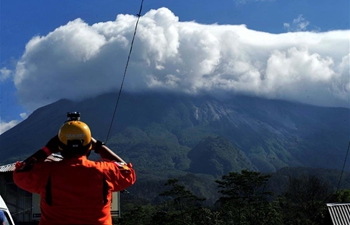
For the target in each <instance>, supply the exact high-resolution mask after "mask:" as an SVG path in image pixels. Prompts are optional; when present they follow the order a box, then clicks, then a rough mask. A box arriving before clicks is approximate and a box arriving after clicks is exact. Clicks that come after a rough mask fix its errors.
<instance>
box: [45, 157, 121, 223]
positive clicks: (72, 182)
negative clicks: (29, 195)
mask: <svg viewBox="0 0 350 225" xmlns="http://www.w3.org/2000/svg"><path fill="white" fill-rule="evenodd" d="M50 164H52V166H50V168H49V169H48V168H47V169H46V174H45V176H46V177H48V181H47V183H46V184H45V183H43V184H42V190H41V192H42V194H41V195H42V196H44V198H42V199H41V201H42V202H41V207H42V208H43V210H42V217H41V220H42V224H52V222H51V221H54V222H55V223H57V224H101V222H102V221H103V222H104V223H105V224H111V215H110V202H111V192H112V191H120V190H118V189H115V188H114V186H115V182H114V181H116V180H111V179H110V178H111V177H110V175H108V174H113V173H116V171H115V169H114V168H113V165H112V166H111V165H109V164H111V163H95V162H91V161H88V160H86V159H84V158H80V159H78V160H77V159H74V158H73V159H67V160H65V159H64V160H63V161H62V162H59V163H50ZM120 187H122V186H120Z"/></svg>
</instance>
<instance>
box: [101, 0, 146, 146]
mask: <svg viewBox="0 0 350 225" xmlns="http://www.w3.org/2000/svg"><path fill="white" fill-rule="evenodd" d="M142 6H143V0H141V4H140V9H139V13H138V14H137V21H136V25H135V30H134V35H133V37H132V41H131V45H130V50H129V54H128V59H127V61H126V65H125V69H124V74H123V79H122V82H121V84H120V89H119V93H118V98H117V102H116V104H115V107H114V112H113V116H112V121H111V124H110V126H109V129H108V133H107V137H106V141H105V143H107V141H108V138H109V135H110V133H111V129H112V126H113V121H114V118H115V114H116V111H117V108H118V104H119V99H120V96H121V93H122V90H123V86H124V80H125V76H126V72H127V70H128V66H129V61H130V56H131V52H132V48H133V45H134V41H135V36H136V31H137V26H138V24H139V20H140V17H141V12H142Z"/></svg>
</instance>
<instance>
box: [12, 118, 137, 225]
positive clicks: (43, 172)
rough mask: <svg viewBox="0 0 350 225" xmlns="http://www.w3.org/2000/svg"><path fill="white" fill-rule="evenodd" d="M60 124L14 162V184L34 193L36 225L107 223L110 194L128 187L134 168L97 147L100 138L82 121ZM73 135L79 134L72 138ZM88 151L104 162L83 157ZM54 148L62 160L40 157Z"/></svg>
mask: <svg viewBox="0 0 350 225" xmlns="http://www.w3.org/2000/svg"><path fill="white" fill-rule="evenodd" d="M62 127H63V128H62ZM62 127H61V129H60V132H59V135H58V136H55V137H53V138H52V139H51V140H50V141H49V142H48V143H47V144H46V146H44V147H43V148H42V149H41V150H39V151H37V152H36V153H34V154H33V155H32V156H31V157H29V158H28V159H26V160H24V161H23V162H17V164H16V169H15V172H14V175H13V178H14V182H15V183H16V185H17V186H19V187H20V188H22V189H24V190H27V191H29V192H31V193H39V194H40V196H41V202H40V204H41V205H40V207H41V218H40V225H48V224H50V225H56V224H57V225H58V224H60V225H74V224H85V225H88V224H91V225H111V224H112V217H111V212H110V204H111V198H112V192H117V191H122V190H124V189H126V188H127V187H129V186H131V185H133V184H134V183H135V181H136V175H135V171H134V170H133V168H132V165H131V163H129V164H126V163H125V162H124V161H123V160H121V159H120V158H119V157H118V156H117V155H116V154H115V153H113V152H112V151H111V150H110V149H109V148H108V147H106V146H102V144H101V143H102V142H100V143H99V141H96V140H95V139H94V138H92V137H91V134H90V130H89V129H88V127H87V125H86V124H84V123H82V122H80V121H73V122H67V123H65V124H64V125H63V126H62ZM67 127H68V128H67ZM66 130H67V131H66ZM60 135H61V136H62V137H60ZM67 137H74V138H75V139H72V140H70V139H68V138H67ZM76 137H84V138H83V139H81V140H80V139H79V140H77V139H76ZM85 137H88V138H85ZM65 138H67V139H68V140H66V139H65ZM58 145H59V146H60V147H58ZM75 147H76V149H74V148H75ZM58 149H62V150H58ZM91 149H95V152H96V153H98V154H100V156H101V157H102V159H103V160H105V161H98V162H95V161H91V160H88V159H87V155H89V154H90V152H91ZM56 151H61V154H62V155H63V156H64V158H63V160H62V161H59V162H47V161H44V160H43V158H46V157H47V156H48V155H49V154H51V153H52V152H56Z"/></svg>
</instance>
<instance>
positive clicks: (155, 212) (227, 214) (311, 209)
mask: <svg viewBox="0 0 350 225" xmlns="http://www.w3.org/2000/svg"><path fill="white" fill-rule="evenodd" d="M275 175H276V174H274V176H275ZM274 176H271V174H262V173H260V172H256V171H250V170H242V171H241V172H229V173H228V174H225V175H223V176H222V177H221V179H218V180H216V181H214V182H215V183H216V191H217V193H218V196H217V199H216V201H215V202H214V203H212V204H206V203H205V202H206V201H205V198H203V197H201V196H197V195H196V194H195V193H194V192H192V191H190V190H189V189H188V187H187V185H186V184H184V183H183V182H182V181H180V180H178V179H168V180H167V181H166V182H165V183H164V187H163V188H164V189H163V190H161V191H159V194H158V197H157V201H155V202H152V203H151V202H147V201H140V199H137V198H127V196H126V199H123V198H124V197H123V195H122V216H121V218H118V219H116V220H115V221H114V222H115V224H121V225H133V224H140V225H143V224H144V225H151V224H152V225H153V224H160V225H162V224H166V225H184V224H189V225H190V224H191V225H196V224H201V225H203V224H204V225H231V224H232V225H236V224H239V225H274V224H276V225H280V224H284V225H313V224H317V225H326V224H331V219H330V216H329V214H328V211H327V206H326V203H329V202H348V201H349V200H350V190H348V189H343V190H340V191H338V192H336V191H335V190H334V188H333V186H332V185H331V184H330V183H329V182H327V181H324V180H322V179H321V178H319V177H317V176H314V175H307V174H305V173H303V175H301V176H299V175H296V176H295V177H294V176H289V177H288V179H287V182H285V189H284V190H283V191H282V192H281V193H280V194H278V195H276V194H275V193H274V191H273V189H270V188H269V187H270V186H269V185H268V184H269V183H270V181H271V180H272V179H276V177H274ZM190 178H192V180H193V179H196V177H195V176H190ZM182 180H183V179H182ZM187 181H190V180H187Z"/></svg>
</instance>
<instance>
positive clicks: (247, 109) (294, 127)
mask: <svg viewBox="0 0 350 225" xmlns="http://www.w3.org/2000/svg"><path fill="white" fill-rule="evenodd" d="M116 98H117V94H116V93H110V94H105V95H102V96H98V97H95V98H92V99H87V100H83V101H78V102H73V101H68V100H60V101H58V102H55V103H53V104H50V105H47V106H45V107H42V108H40V109H38V110H36V111H35V112H33V114H32V115H30V116H29V117H28V118H27V119H26V120H25V121H23V122H22V123H20V124H18V125H17V126H16V127H14V128H12V129H11V130H9V131H7V132H5V133H3V134H2V135H1V136H0V148H1V151H0V163H9V162H13V161H15V160H17V159H24V157H26V156H27V155H29V154H30V153H32V152H34V151H35V150H37V149H39V148H40V147H42V146H43V145H44V144H45V143H46V141H47V140H48V139H49V138H50V137H51V136H53V135H55V134H56V133H57V131H58V129H59V127H60V126H61V125H62V123H63V122H64V120H65V117H66V112H68V111H80V112H81V113H82V120H83V121H84V122H86V123H87V124H89V126H90V128H91V130H92V135H93V136H94V137H95V138H97V139H100V140H102V141H104V140H105V139H106V137H107V133H108V131H109V127H110V124H111V119H112V115H113V112H114V106H115V101H116ZM349 115H350V110H349V109H345V108H324V107H315V106H309V105H302V104H297V103H291V102H285V101H275V100H266V99H259V98H254V97H243V96H234V97H231V98H227V99H224V100H218V99H215V98H212V97H209V96H186V95H174V94H159V93H148V94H130V93H123V94H122V96H121V101H120V103H119V106H118V109H117V112H116V115H115V121H114V123H113V126H112V127H111V132H110V136H109V139H108V142H107V144H108V146H110V147H111V148H112V149H113V150H114V151H115V152H116V153H117V154H119V155H120V156H122V157H123V158H124V159H125V160H126V161H132V162H133V164H134V165H135V166H136V168H137V169H138V170H139V171H140V173H141V174H144V176H145V177H159V176H163V177H168V176H171V175H174V174H185V173H187V172H188V171H191V169H194V168H196V169H195V170H193V171H196V172H203V171H201V170H198V169H199V168H200V160H197V156H196V154H194V153H195V152H197V155H198V154H199V153H201V154H206V155H208V160H213V158H214V159H215V157H219V158H221V159H223V158H227V160H226V161H222V160H219V161H217V163H218V165H217V166H218V167H217V168H219V167H222V168H224V167H225V166H227V164H229V165H231V166H230V167H229V168H230V169H236V170H239V169H240V168H241V167H242V168H244V167H246V166H247V165H248V164H237V161H236V160H237V158H235V156H234V155H235V154H236V153H233V152H234V151H237V152H239V154H240V155H241V157H242V159H243V158H244V157H246V160H247V162H248V161H249V162H250V163H251V168H256V169H258V170H260V171H263V172H273V171H276V170H278V169H280V168H283V167H286V166H308V167H327V168H336V169H339V168H341V165H342V163H343V161H344V157H345V151H346V147H347V144H348V141H349V137H350V135H349V127H350V123H349V118H350V117H349ZM213 136H214V137H222V138H219V139H218V142H219V143H221V144H222V145H223V146H227V148H228V149H231V150H230V152H225V149H226V150H227V148H226V147H223V148H217V149H215V150H213V151H214V152H205V151H203V150H199V149H198V148H199V147H198V144H199V143H201V141H203V140H205V138H207V137H213ZM226 140H228V141H229V142H230V145H232V146H233V147H232V146H229V145H227V142H226ZM217 144H218V143H217ZM233 149H236V150H233ZM92 157H94V156H93V155H92ZM196 160H197V161H196ZM224 171H225V172H226V170H224Z"/></svg>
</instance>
